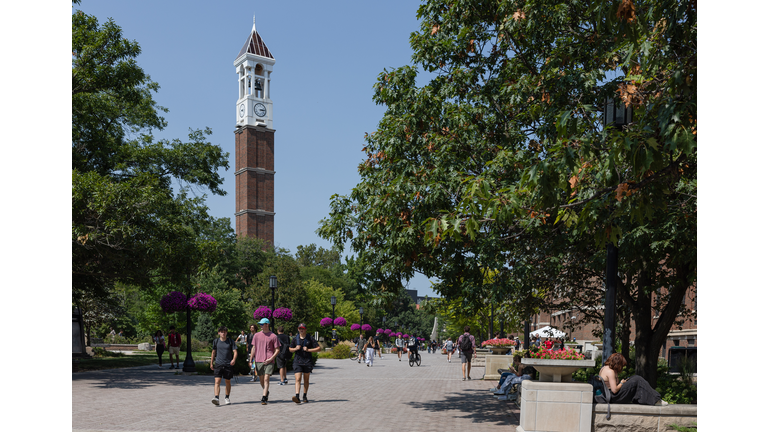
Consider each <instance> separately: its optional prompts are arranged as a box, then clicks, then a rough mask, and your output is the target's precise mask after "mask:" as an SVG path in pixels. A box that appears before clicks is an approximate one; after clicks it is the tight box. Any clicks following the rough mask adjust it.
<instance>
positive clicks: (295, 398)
mask: <svg viewBox="0 0 768 432" xmlns="http://www.w3.org/2000/svg"><path fill="white" fill-rule="evenodd" d="M291 400H292V401H294V402H296V403H297V404H300V403H301V401H300V400H299V397H298V396H294V397H292V398H291Z"/></svg>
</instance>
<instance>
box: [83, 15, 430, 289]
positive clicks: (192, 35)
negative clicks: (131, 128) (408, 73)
mask: <svg viewBox="0 0 768 432" xmlns="http://www.w3.org/2000/svg"><path fill="white" fill-rule="evenodd" d="M418 6H419V3H418V2H417V1H393V2H388V3H386V4H384V3H378V2H362V1H327V2H316V1H292V2H210V1H191V2H184V3H179V2H149V1H131V2H115V1H94V0H84V1H83V2H82V4H81V5H80V6H79V7H77V8H78V9H81V10H83V11H84V12H86V13H88V14H91V15H94V16H96V17H97V18H98V19H99V22H100V23H103V22H104V21H106V20H107V19H108V18H112V19H114V20H115V22H116V23H117V25H119V26H120V27H121V28H122V29H123V35H124V37H126V38H128V39H131V40H135V41H137V42H138V43H139V44H140V45H141V49H142V53H141V55H140V56H139V57H138V59H137V62H138V64H139V65H140V66H141V67H142V68H144V71H145V72H146V73H148V74H149V75H150V76H151V77H152V80H154V81H156V82H157V83H159V84H160V91H159V92H158V93H156V94H155V96H154V97H155V99H156V101H157V102H158V104H159V105H161V106H164V107H166V108H168V109H169V112H168V113H166V114H165V115H164V117H165V119H166V120H167V122H168V126H167V128H166V129H165V130H163V131H161V132H158V133H156V134H155V136H156V137H158V138H185V137H186V134H187V132H188V129H189V128H203V127H206V126H208V127H210V128H212V130H213V135H212V136H211V137H210V141H211V142H212V143H213V144H217V145H220V146H221V147H222V148H223V149H224V150H225V151H227V152H229V153H230V169H229V170H228V171H226V172H224V171H222V176H223V177H224V178H225V179H226V180H225V183H224V190H226V191H227V192H228V194H227V195H226V196H224V197H219V196H211V195H209V196H208V199H207V203H208V206H209V207H210V211H211V214H213V215H214V216H216V217H227V218H231V219H232V223H233V228H234V215H233V214H234V211H235V196H234V184H235V177H234V170H233V167H234V166H235V159H234V155H235V152H234V143H235V139H234V133H233V131H234V128H235V104H236V101H237V96H238V95H237V75H236V74H235V68H234V65H233V61H234V60H235V57H236V56H237V53H238V52H239V51H240V48H241V47H242V45H243V43H245V41H246V39H247V38H248V36H249V34H250V31H251V27H252V25H253V17H254V14H255V15H256V29H257V31H258V32H259V34H260V35H261V37H262V38H263V40H264V41H265V42H266V44H267V46H268V47H269V49H270V51H271V52H272V55H273V56H274V57H275V60H276V63H275V66H274V72H273V73H272V94H271V98H272V100H273V101H274V128H275V130H276V132H275V171H276V172H277V174H276V175H275V212H276V215H275V243H276V244H277V245H279V246H281V247H284V248H287V249H289V250H290V251H291V252H295V251H296V247H297V246H298V245H307V244H310V243H316V244H317V245H319V246H323V247H330V244H329V243H328V242H326V241H325V240H323V239H321V238H319V237H318V236H317V235H316V234H315V230H316V229H317V228H318V222H319V221H320V220H321V219H322V218H324V217H325V216H327V215H328V211H329V207H328V204H329V199H330V197H331V196H332V195H333V194H342V195H346V194H348V193H349V192H350V190H351V189H352V188H353V187H354V186H355V185H356V184H357V182H358V181H359V179H360V178H359V176H358V174H357V165H358V163H359V162H360V161H361V160H362V155H363V153H362V152H361V148H362V147H363V145H364V141H363V135H364V134H365V133H366V132H372V131H374V130H375V129H376V127H377V125H378V121H379V119H380V118H381V117H382V115H383V113H384V107H383V106H376V105H375V104H374V103H373V102H372V100H371V97H372V95H373V90H372V87H373V84H374V83H375V81H376V77H377V76H378V74H379V73H380V72H382V71H383V70H384V69H385V68H393V67H399V66H403V65H406V64H409V63H410V57H411V52H412V51H411V49H410V44H409V38H410V34H411V32H413V31H415V30H417V29H418V20H417V19H416V11H417V8H418ZM201 193H202V191H201ZM345 253H349V251H348V250H347V251H345ZM409 288H411V289H417V290H418V292H419V294H420V295H425V294H428V295H430V296H433V295H435V294H434V292H433V291H432V290H431V289H430V288H429V281H428V280H427V279H426V278H425V277H417V278H415V279H413V280H412V281H411V283H410V286H409Z"/></svg>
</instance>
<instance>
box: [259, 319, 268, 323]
mask: <svg viewBox="0 0 768 432" xmlns="http://www.w3.org/2000/svg"><path fill="white" fill-rule="evenodd" d="M259 324H269V319H268V318H262V319H261V321H259Z"/></svg>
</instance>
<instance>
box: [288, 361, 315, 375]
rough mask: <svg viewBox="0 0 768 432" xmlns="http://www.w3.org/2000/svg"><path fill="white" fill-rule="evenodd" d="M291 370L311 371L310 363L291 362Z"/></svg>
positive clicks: (295, 371)
mask: <svg viewBox="0 0 768 432" xmlns="http://www.w3.org/2000/svg"><path fill="white" fill-rule="evenodd" d="M293 372H294V373H306V374H308V373H312V365H300V364H296V363H294V364H293Z"/></svg>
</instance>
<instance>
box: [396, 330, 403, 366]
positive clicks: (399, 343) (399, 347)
mask: <svg viewBox="0 0 768 432" xmlns="http://www.w3.org/2000/svg"><path fill="white" fill-rule="evenodd" d="M395 348H397V358H398V361H403V358H402V357H403V349H404V348H405V341H404V340H403V335H401V334H398V335H397V339H395Z"/></svg>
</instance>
